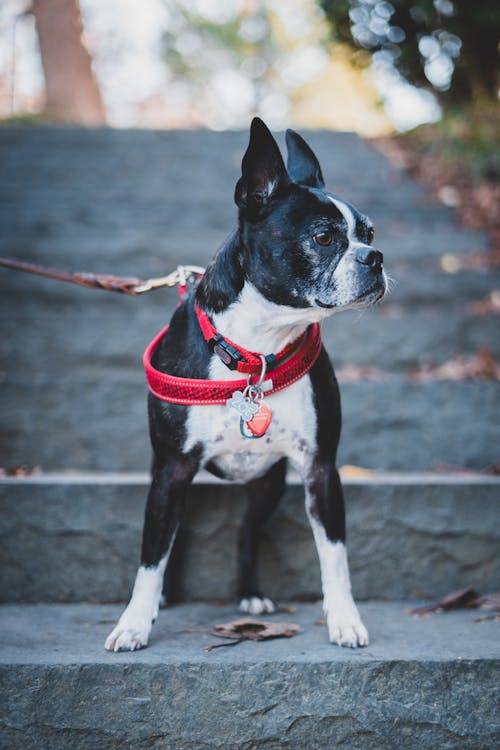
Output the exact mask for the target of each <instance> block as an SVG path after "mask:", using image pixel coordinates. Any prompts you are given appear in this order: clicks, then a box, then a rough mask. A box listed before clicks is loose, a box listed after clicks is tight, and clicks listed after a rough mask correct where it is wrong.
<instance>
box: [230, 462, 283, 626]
mask: <svg viewBox="0 0 500 750" xmlns="http://www.w3.org/2000/svg"><path fill="white" fill-rule="evenodd" d="M286 464H287V462H286V458H282V459H280V460H279V461H278V462H277V463H275V464H274V466H272V467H271V468H270V469H269V471H268V472H267V473H266V474H264V476H262V477H259V479H254V480H253V481H251V482H249V483H248V484H247V489H248V506H247V510H246V513H245V516H244V518H243V523H242V526H241V529H240V533H239V537H238V598H239V599H240V603H239V609H240V610H241V611H242V612H249V613H251V614H253V615H260V614H263V613H270V612H274V611H275V609H276V607H275V604H274V602H273V601H272V600H271V599H269V598H267V597H265V596H262V594H261V592H260V588H259V584H258V574H257V555H258V549H259V542H260V533H261V529H262V526H263V524H264V523H265V522H266V521H267V519H268V518H269V516H270V515H271V514H272V512H273V511H274V509H275V508H276V506H277V505H278V503H279V501H280V499H281V496H282V494H283V491H284V489H285V482H286Z"/></svg>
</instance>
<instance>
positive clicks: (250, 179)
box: [234, 117, 290, 215]
mask: <svg viewBox="0 0 500 750" xmlns="http://www.w3.org/2000/svg"><path fill="white" fill-rule="evenodd" d="M289 182H290V180H289V178H288V174H287V171H286V169H285V164H284V162H283V158H282V156H281V153H280V150H279V148H278V144H277V143H276V141H275V140H274V138H273V136H272V135H271V133H270V131H269V129H268V128H267V126H266V125H265V124H264V123H263V122H262V120H261V119H260V118H259V117H254V119H253V120H252V124H251V126H250V142H249V144H248V148H247V150H246V152H245V155H244V157H243V161H242V162H241V177H240V179H239V180H238V182H237V183H236V189H235V192H234V200H235V203H236V205H237V206H238V207H239V208H241V209H246V210H247V211H248V212H249V213H250V214H253V215H256V214H258V213H259V211H260V210H261V208H263V207H264V206H266V205H267V203H269V201H270V199H271V198H272V197H273V196H274V195H275V194H276V193H277V192H278V190H279V189H280V188H281V187H283V186H284V185H286V184H288V183H289Z"/></svg>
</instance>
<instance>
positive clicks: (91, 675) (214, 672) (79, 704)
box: [0, 603, 500, 750]
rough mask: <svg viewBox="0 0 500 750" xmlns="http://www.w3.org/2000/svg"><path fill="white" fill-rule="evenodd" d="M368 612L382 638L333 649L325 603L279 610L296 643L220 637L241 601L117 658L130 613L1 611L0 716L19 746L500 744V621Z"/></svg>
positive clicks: (186, 611) (169, 617) (399, 748)
mask: <svg viewBox="0 0 500 750" xmlns="http://www.w3.org/2000/svg"><path fill="white" fill-rule="evenodd" d="M406 607H407V605H405V604H403V603H398V604H371V603H367V604H365V605H363V606H362V607H361V610H362V615H363V617H364V620H365V622H366V623H367V625H368V627H369V629H370V632H371V638H372V642H371V645H370V646H369V647H367V648H366V649H363V650H358V651H351V650H349V649H340V648H338V647H337V646H332V645H330V644H328V642H327V637H326V630H325V628H324V627H323V626H321V625H318V624H317V623H316V621H317V620H318V618H321V616H322V615H321V608H320V606H319V605H302V604H300V605H298V607H297V611H296V612H295V613H293V614H279V615H275V616H274V619H279V620H283V619H284V620H288V621H293V622H298V623H299V624H300V625H301V626H302V633H300V634H299V635H297V636H295V637H294V638H292V639H281V640H274V641H267V642H262V643H252V642H247V643H242V644H240V645H238V646H236V647H234V648H223V649H217V650H216V651H212V652H211V653H205V652H204V651H203V649H204V647H205V646H207V645H211V644H213V643H217V642H221V641H219V640H218V639H217V638H215V637H214V636H211V635H209V634H207V633H204V632H194V633H193V632H191V633H185V632H180V631H183V630H186V629H190V630H196V631H200V630H201V631H204V630H207V629H209V628H210V627H211V626H213V625H214V624H216V623H218V622H227V621H228V620H230V619H233V618H234V616H235V613H234V610H233V609H232V608H228V607H213V606H207V605H188V606H186V605H183V606H179V607H174V608H172V609H170V610H168V611H166V612H162V613H161V615H160V618H159V621H158V623H157V624H156V626H155V629H154V631H153V636H152V639H151V642H150V646H149V647H148V648H147V649H146V650H144V651H140V652H136V653H124V654H109V653H107V652H105V651H104V649H103V642H104V639H105V636H106V634H107V632H108V631H109V629H110V627H111V625H112V623H113V622H114V621H115V619H116V617H117V616H118V614H119V611H120V610H119V608H118V607H116V606H109V605H108V606H93V607H92V606H88V605H65V606H61V605H59V606H55V605H52V606H47V605H45V606H4V607H2V608H1V609H0V623H1V625H0V626H1V630H2V651H1V655H0V681H1V682H0V704H1V708H0V716H1V719H0V721H1V727H2V743H3V746H4V747H8V748H9V750H16V749H17V748H23V750H26V748H28V750H31V749H32V748H33V749H35V748H36V750H46V749H47V750H48V749H49V748H50V750H84V749H85V750H87V748H89V747H98V748H99V750H101V748H102V749H103V750H111V749H113V750H114V749H115V748H148V750H150V749H153V750H166V749H167V748H168V749H170V748H172V749H174V748H175V750H177V749H179V750H209V749H212V748H217V749H218V750H250V748H265V749H266V750H278V749H279V750H282V749H283V748H285V749H287V750H288V749H289V750H327V749H328V750H330V748H341V747H345V748H350V749H351V748H352V749H353V750H436V748H439V749H440V750H492V749H493V748H495V747H498V743H499V742H500V723H499V714H498V705H497V700H498V692H499V684H500V682H499V680H498V677H499V675H498V660H499V656H500V647H499V640H498V623H492V622H490V623H484V624H477V623H474V622H473V617H474V614H473V613H472V612H470V611H466V612H455V613H450V614H447V615H434V616H432V617H428V618H422V619H418V618H417V619H415V618H410V617H408V616H407V615H406V614H405V609H406Z"/></svg>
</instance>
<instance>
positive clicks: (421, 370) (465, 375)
mask: <svg viewBox="0 0 500 750" xmlns="http://www.w3.org/2000/svg"><path fill="white" fill-rule="evenodd" d="M408 377H409V379H410V380H412V381H413V382H415V383H432V382H435V381H437V380H455V381H458V380H500V364H499V363H498V362H497V361H496V360H495V358H494V356H493V354H492V353H491V352H490V350H489V349H486V348H485V347H482V348H481V349H479V350H478V352H477V354H475V355H474V356H473V357H464V356H463V355H457V356H455V357H452V359H450V360H448V361H447V362H443V363H442V364H440V365H421V366H419V367H415V368H413V369H411V370H409V371H408Z"/></svg>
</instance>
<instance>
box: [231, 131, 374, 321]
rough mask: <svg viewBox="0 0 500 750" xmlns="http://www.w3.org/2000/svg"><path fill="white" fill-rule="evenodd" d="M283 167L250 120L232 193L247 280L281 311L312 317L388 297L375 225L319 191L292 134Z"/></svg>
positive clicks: (315, 169)
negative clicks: (299, 310)
mask: <svg viewBox="0 0 500 750" xmlns="http://www.w3.org/2000/svg"><path fill="white" fill-rule="evenodd" d="M286 142H287V148H288V165H287V166H288V169H287V168H285V165H284V163H283V159H282V157H281V153H280V150H279V148H278V145H277V143H276V141H275V140H274V138H273V136H272V135H271V133H270V132H269V130H268V128H267V127H266V125H265V124H264V123H263V122H262V120H260V119H258V118H255V119H254V120H253V122H252V125H251V129H250V142H249V145H248V148H247V151H246V153H245V155H244V157H243V161H242V176H241V178H240V179H239V180H238V183H237V185H236V190H235V201H236V204H237V206H238V207H239V219H240V231H241V234H242V239H243V245H244V253H245V259H244V268H245V273H246V276H247V279H248V281H250V282H251V283H252V284H253V285H254V286H255V287H256V288H257V289H258V290H259V292H260V293H261V294H262V295H263V296H264V297H266V298H267V299H269V300H271V301H272V302H275V303H277V304H279V305H287V306H291V307H294V308H302V309H307V310H308V311H309V313H312V314H313V317H314V316H315V312H317V313H318V315H317V317H318V318H320V317H323V315H324V314H327V313H328V312H334V311H335V310H337V309H345V308H347V307H359V306H363V305H368V304H371V303H373V302H376V301H377V300H379V299H380V298H381V297H382V296H383V295H384V294H385V291H386V286H387V283H386V277H385V274H384V271H383V268H382V261H383V256H382V253H381V252H379V251H378V250H376V249H374V248H373V246H372V242H373V225H372V222H371V221H370V219H369V218H368V217H367V216H365V215H364V214H362V213H360V212H359V211H358V210H357V209H356V208H354V206H352V205H351V204H350V203H347V202H346V201H345V200H342V199H341V198H339V197H338V196H336V195H334V194H333V193H330V192H328V191H327V190H326V189H325V185H324V181H323V175H322V173H321V167H320V165H319V162H318V160H317V158H316V156H315V155H314V153H313V152H312V151H311V149H310V148H309V146H308V145H307V143H306V142H305V141H304V140H303V138H301V136H300V135H298V133H295V132H294V131H293V130H288V131H287V133H286Z"/></svg>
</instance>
